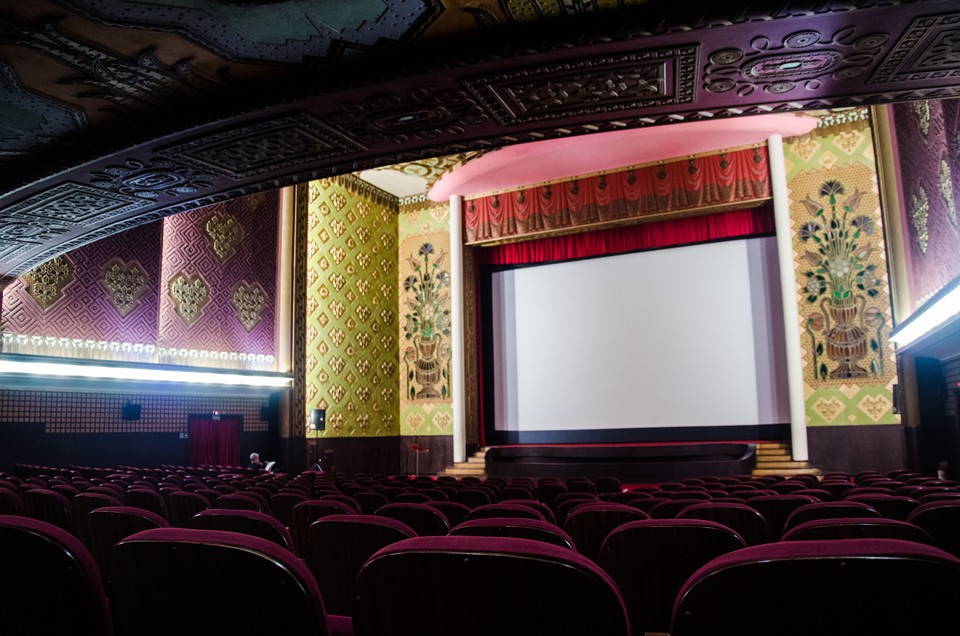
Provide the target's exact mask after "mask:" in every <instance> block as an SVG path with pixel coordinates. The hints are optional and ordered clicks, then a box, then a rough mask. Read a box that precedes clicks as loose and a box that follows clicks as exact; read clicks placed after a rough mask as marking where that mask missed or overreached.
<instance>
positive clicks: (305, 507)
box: [287, 499, 356, 557]
mask: <svg viewBox="0 0 960 636" xmlns="http://www.w3.org/2000/svg"><path fill="white" fill-rule="evenodd" d="M340 514H356V512H355V511H354V509H353V507H351V506H348V505H347V504H345V503H343V502H342V501H333V500H330V499H326V500H322V499H308V500H306V501H301V502H300V503H298V504H297V505H295V506H294V507H293V508H291V509H290V523H289V524H288V526H287V529H288V530H290V536H291V537H292V538H293V549H294V552H296V553H297V554H298V555H299V556H300V557H305V556H306V554H307V529H308V528H309V527H310V524H312V523H313V522H314V521H316V520H317V519H319V518H321V517H326V516H327V515H340Z"/></svg>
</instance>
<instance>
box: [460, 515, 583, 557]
mask: <svg viewBox="0 0 960 636" xmlns="http://www.w3.org/2000/svg"><path fill="white" fill-rule="evenodd" d="M450 536H461V537H464V536H472V537H514V538H516V539H533V540H535V541H546V542H547V543H551V544H553V545H557V546H560V547H563V548H569V549H571V550H576V549H577V546H576V544H575V543H574V541H573V539H572V538H571V537H570V535H569V534H567V533H566V532H564V531H563V530H561V529H560V528H559V527H557V526H556V525H555V524H552V523H550V522H549V521H543V520H540V519H525V518H523V517H481V518H479V519H471V520H466V521H464V522H462V523H460V524H458V525H456V526H454V527H452V528H451V529H450Z"/></svg>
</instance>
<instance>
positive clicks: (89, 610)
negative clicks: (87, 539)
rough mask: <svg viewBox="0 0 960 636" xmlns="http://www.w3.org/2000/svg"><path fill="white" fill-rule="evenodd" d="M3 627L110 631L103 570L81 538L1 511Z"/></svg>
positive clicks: (7, 630)
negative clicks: (101, 570) (100, 570)
mask: <svg viewBox="0 0 960 636" xmlns="http://www.w3.org/2000/svg"><path fill="white" fill-rule="evenodd" d="M0 631H2V633H4V634H11V635H14V634H37V635H41V634H64V635H65V634H83V636H87V635H89V636H110V635H111V634H112V632H113V628H112V623H111V619H110V610H109V606H108V603H107V597H106V594H105V593H104V588H103V583H102V579H101V577H100V572H99V569H98V568H97V565H96V562H95V561H94V560H93V557H92V556H91V555H90V552H89V550H87V548H86V547H85V546H84V545H83V544H82V543H81V542H80V540H79V539H77V538H76V537H74V536H73V535H71V534H70V533H68V532H67V531H66V530H64V529H62V528H60V527H58V526H55V525H53V524H51V523H48V522H46V521H40V520H37V519H31V518H28V517H23V516H15V515H0Z"/></svg>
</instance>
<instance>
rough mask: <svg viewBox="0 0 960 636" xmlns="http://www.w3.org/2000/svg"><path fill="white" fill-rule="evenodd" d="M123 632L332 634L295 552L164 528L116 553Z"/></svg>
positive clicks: (247, 539) (115, 598)
mask: <svg viewBox="0 0 960 636" xmlns="http://www.w3.org/2000/svg"><path fill="white" fill-rule="evenodd" d="M110 567H111V571H112V572H113V576H112V578H111V580H110V582H109V586H108V592H109V595H110V603H111V606H112V609H113V616H114V624H115V626H116V630H117V634H118V636H161V635H163V636H169V635H170V634H176V633H189V634H244V633H251V634H254V633H261V634H264V633H268V634H286V635H290V636H293V635H301V634H302V635H306V634H315V635H318V636H326V635H327V634H329V629H328V621H327V616H326V612H325V610H324V606H323V599H322V597H321V595H320V590H319V588H318V587H317V583H316V581H314V580H313V575H311V574H310V571H309V570H308V569H307V566H306V565H304V564H303V563H302V562H301V560H300V559H298V558H297V557H296V555H294V554H293V553H292V552H290V551H289V550H286V549H284V548H281V547H280V546H278V545H277V544H275V543H273V542H272V541H267V540H266V539H262V538H260V537H254V536H250V535H246V534H240V533H237V532H219V531H216V530H196V529H190V528H160V529H155V530H145V531H143V532H138V533H136V534H134V535H131V536H129V537H127V538H126V539H123V540H122V541H120V542H119V543H117V545H115V546H114V547H113V549H112V550H111V553H110Z"/></svg>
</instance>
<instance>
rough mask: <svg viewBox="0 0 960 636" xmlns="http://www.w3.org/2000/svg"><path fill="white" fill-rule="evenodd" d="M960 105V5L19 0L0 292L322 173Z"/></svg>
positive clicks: (1, 82) (0, 51)
mask: <svg viewBox="0 0 960 636" xmlns="http://www.w3.org/2000/svg"><path fill="white" fill-rule="evenodd" d="M958 94H960V5H958V3H957V2H956V0H915V1H912V2H911V1H903V2H895V1H892V0H845V1H842V0H797V1H791V0H780V1H777V2H773V1H772V0H771V1H759V0H754V1H752V2H751V1H746V0H741V1H729V2H716V1H712V0H702V1H696V0H680V1H678V0H647V1H642V0H637V1H631V0H350V1H349V2H338V1H336V0H259V1H257V0H59V1H58V0H30V1H29V2H25V1H20V0H0V168H2V170H0V280H2V278H3V277H8V276H13V275H16V274H19V273H22V272H24V271H26V270H27V269H29V268H30V267H32V266H33V265H36V264H38V263H40V262H42V261H44V260H46V259H48V258H50V257H52V256H54V255H56V254H59V253H61V252H64V251H66V250H68V249H72V248H74V247H77V246H79V245H82V244H84V243H87V242H89V241H92V240H96V239H98V238H102V237H104V236H107V235H110V234H112V233H115V232H118V231H121V230H123V229H127V228H129V227H133V226H135V225H138V224H141V223H145V222H149V221H153V220H156V219H159V218H162V217H163V216H166V215H168V214H172V213H176V212H180V211H183V210H188V209H192V208H194V207H197V206H200V205H206V204H209V203H212V202H215V201H218V200H223V199H225V198H229V197H233V196H237V195H242V194H245V193H250V192H255V191H258V190H263V189H267V188H275V187H278V186H283V185H288V184H292V183H296V182H298V181H302V180H306V179H311V178H315V177H320V176H327V175H334V174H341V173H345V172H354V171H358V170H362V169H368V168H375V167H379V166H386V165H391V164H395V163H404V164H411V165H417V164H423V165H426V166H428V167H429V166H430V165H432V164H430V163H429V162H430V161H432V160H433V159H434V158H435V157H448V156H459V155H464V154H467V153H476V152H482V151H484V150H488V149H491V148H496V147H501V146H505V145H509V144H516V143H522V142H526V141H535V140H541V139H550V138H559V137H568V136H574V135H581V134H588V133H592V132H602V131H612V130H619V129H624V128H634V127H641V126H659V125H665V124H671V123H676V122H682V121H699V120H705V119H713V118H722V117H736V116H741V115H751V114H762V113H768V112H789V111H802V110H812V109H823V108H834V107H845V106H862V105H866V104H874V103H883V102H890V101H897V100H908V99H924V98H940V97H953V96H956V95H958Z"/></svg>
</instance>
